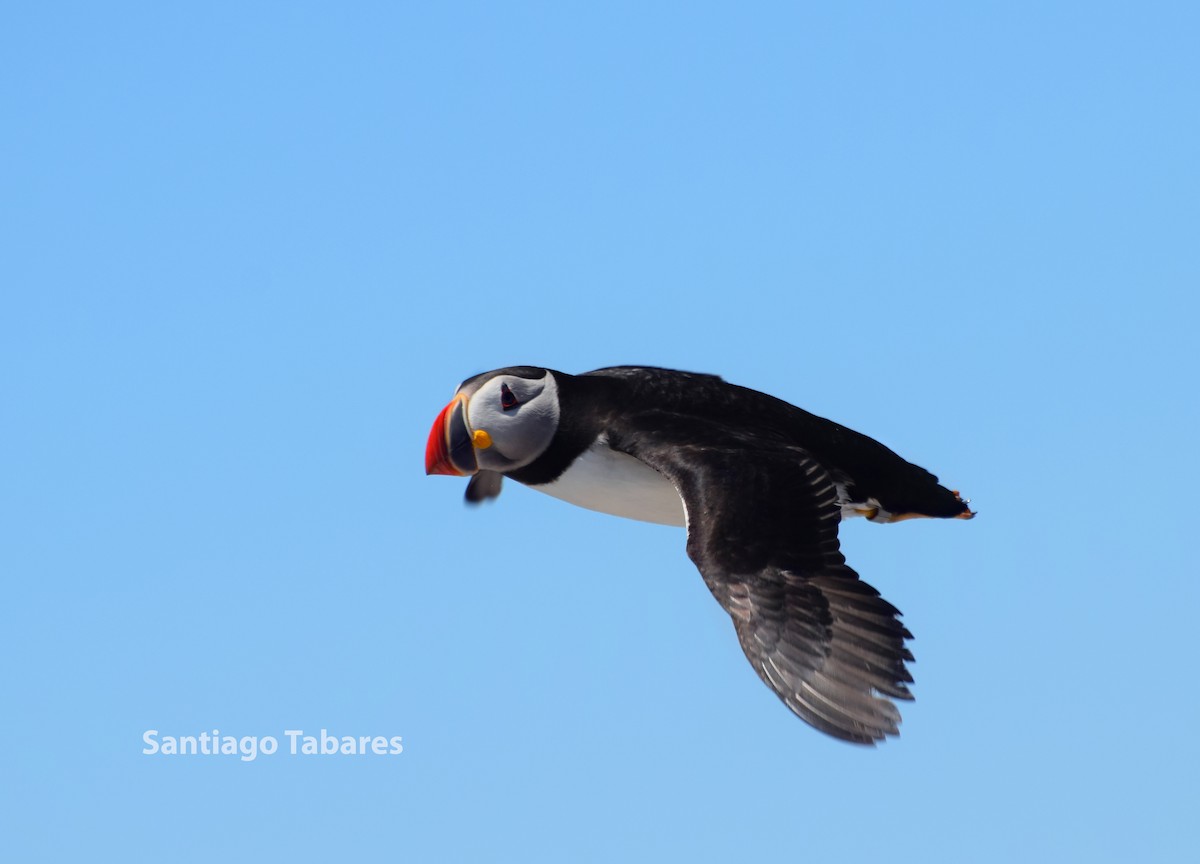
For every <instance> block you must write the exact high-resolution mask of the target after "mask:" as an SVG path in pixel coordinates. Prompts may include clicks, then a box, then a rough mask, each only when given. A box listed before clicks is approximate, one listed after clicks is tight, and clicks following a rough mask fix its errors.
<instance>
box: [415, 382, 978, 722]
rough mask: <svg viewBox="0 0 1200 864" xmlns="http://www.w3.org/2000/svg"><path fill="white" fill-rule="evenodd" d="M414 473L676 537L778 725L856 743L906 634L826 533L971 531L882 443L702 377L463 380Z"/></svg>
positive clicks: (889, 699) (905, 679) (895, 677)
mask: <svg viewBox="0 0 1200 864" xmlns="http://www.w3.org/2000/svg"><path fill="white" fill-rule="evenodd" d="M425 471H426V473H427V474H450V475H458V476H465V475H470V476H471V480H470V482H469V484H468V485H467V491H466V498H467V501H469V502H472V503H478V502H480V501H483V500H486V499H488V498H494V497H496V496H497V495H499V494H500V487H501V483H502V481H503V478H504V477H510V478H512V479H513V480H516V481H518V482H520V483H523V484H525V485H527V486H530V487H531V488H533V489H537V490H538V491H539V492H545V493H547V494H548V495H552V496H554V497H555V498H561V499H563V500H565V501H569V502H571V503H572V504H577V505H579V506H581V507H587V508H589V509H592V510H599V511H601V512H604V513H611V514H614V515H616V516H624V517H627V518H630V519H640V520H644V521H647V522H658V523H661V524H665V525H678V526H683V527H686V529H687V553H688V556H689V557H690V558H691V559H692V561H693V562H694V563H695V564H696V567H697V568H699V570H700V574H701V575H702V576H703V577H704V582H705V584H707V585H708V588H709V590H710V591H712V593H713V596H714V597H716V599H717V602H718V603H720V604H721V606H722V607H723V608H724V609H725V611H726V612H728V613H729V615H730V617H731V618H732V619H733V626H734V630H735V631H736V633H737V638H738V641H739V642H740V643H741V646H742V650H743V651H744V652H745V654H746V657H747V658H748V659H749V661H750V663H751V665H752V666H753V667H754V671H755V672H757V673H758V675H759V677H760V678H762V680H763V681H764V682H765V683H766V684H767V686H768V687H770V688H771V689H772V690H773V691H775V693H776V694H777V695H778V696H779V698H780V699H782V700H783V702H784V704H785V705H787V707H788V708H790V709H791V710H792V711H793V712H795V713H796V714H797V715H798V716H799V717H801V718H802V719H803V720H805V721H806V722H808V723H810V724H811V725H813V726H815V727H816V728H817V729H819V730H821V731H822V732H825V733H828V734H829V735H832V736H834V737H836V738H840V739H842V740H845V741H851V742H854V743H859V744H874V743H876V742H877V741H880V740H882V739H883V738H885V737H886V736H888V735H897V734H899V724H900V712H899V710H898V709H897V708H896V705H895V704H894V701H893V700H908V699H912V695H911V693H910V692H909V689H908V684H910V683H911V682H912V676H911V674H910V673H909V671H908V669H907V667H906V666H905V662H906V661H910V660H912V659H913V657H912V654H911V653H910V652H909V650H908V648H907V647H906V646H905V640H907V639H910V638H912V634H911V633H909V632H908V630H907V628H905V627H904V625H903V624H902V623H901V622H900V612H899V611H898V610H897V609H896V607H895V606H893V605H892V604H891V603H888V602H887V601H886V600H884V599H883V598H882V597H880V596H879V592H878V591H876V590H875V589H874V588H872V587H871V586H870V585H868V584H867V583H866V582H863V581H862V580H861V579H859V577H858V574H857V573H856V572H855V571H854V570H852V569H851V568H850V567H849V566H848V565H847V564H846V559H845V557H844V556H843V555H842V553H841V550H840V546H839V543H838V524H839V523H840V522H841V520H843V519H846V518H850V517H854V516H863V517H865V518H867V519H869V520H870V521H872V522H879V523H888V522H899V521H901V520H905V519H912V518H915V517H935V518H941V519H970V518H971V517H973V516H974V515H975V514H974V513H973V512H972V511H971V510H970V509H969V508H968V506H967V505H968V502H967V501H966V500H964V499H962V498H961V497H960V496H959V494H958V493H957V492H953V491H951V490H949V489H946V488H944V487H943V486H941V485H939V484H938V480H937V478H936V477H935V476H933V475H932V474H930V473H929V472H928V471H926V470H925V469H924V468H919V467H918V466H916V465H913V464H912V463H910V462H906V461H905V460H904V459H902V458H900V456H898V455H896V454H895V453H893V452H892V451H891V450H889V449H888V448H887V447H885V446H883V445H882V444H880V443H879V442H878V441H875V440H873V439H871V438H868V437H867V436H865V435H862V434H859V433H858V432H855V431H853V430H851V429H847V428H846V427H844V426H841V425H839V424H837V423H833V422H831V421H829V420H826V419H824V418H821V417H817V416H816V415H814V414H810V413H809V412H807V411H804V410H803V409H801V408H797V407H795V406H794V405H790V404H788V403H787V402H784V401H783V400H781V399H776V398H775V397H773V396H769V395H767V394H765V393H760V392H758V391H756V390H751V389H748V388H746V387H739V386H737V385H734V384H729V383H726V382H725V381H723V380H722V379H721V378H719V377H717V376H715V375H702V374H697V373H691V372H679V371H676V370H672V369H659V368H652V367H644V366H617V367H612V368H607V369H597V370H596V371H594V372H587V373H585V374H583V375H568V374H565V373H562V372H556V371H554V370H552V369H542V368H539V367H534V366H510V367H507V368H505V369H497V370H495V371H493V372H485V373H483V374H482V375H476V376H475V377H473V378H468V379H467V380H466V381H464V382H463V383H462V384H461V385H459V388H458V390H457V391H456V392H455V395H454V399H453V400H452V401H451V402H450V404H449V405H447V406H446V407H445V408H444V409H442V411H441V413H440V414H438V416H437V419H436V420H435V421H434V424H433V429H432V430H431V431H430V434H429V442H428V445H427V446H426V450H425Z"/></svg>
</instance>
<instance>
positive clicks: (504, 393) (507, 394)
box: [500, 384, 521, 411]
mask: <svg viewBox="0 0 1200 864" xmlns="http://www.w3.org/2000/svg"><path fill="white" fill-rule="evenodd" d="M520 404H521V403H520V402H518V401H517V397H516V396H515V395H514V394H513V392H512V391H511V390H509V389H508V385H507V384H501V385H500V407H501V408H503V409H504V410H505V411H511V410H512V409H513V408H516V407H517V406H518V405H520Z"/></svg>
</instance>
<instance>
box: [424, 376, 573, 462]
mask: <svg viewBox="0 0 1200 864" xmlns="http://www.w3.org/2000/svg"><path fill="white" fill-rule="evenodd" d="M556 429H558V386H557V384H556V383H555V381H554V373H552V372H551V371H550V370H548V369H539V368H537V367H534V366H512V367H509V368H507V369H497V370H496V371H494V372H485V373H483V374H482V375H476V376H475V377H474V378H468V379H467V380H466V381H464V382H463V383H462V384H460V385H458V390H456V391H455V393H454V399H452V400H451V402H450V404H449V405H447V406H446V407H445V408H443V409H442V413H440V414H438V416H437V419H436V420H434V421H433V429H431V430H430V432H429V443H428V444H427V445H426V446H425V473H426V474H454V475H464V474H474V473H476V472H477V471H495V472H498V473H501V474H503V473H505V472H507V471H513V470H515V469H517V468H521V467H523V466H525V465H528V464H529V463H530V462H532V461H533V460H534V459H536V458H537V457H538V456H540V455H542V453H543V452H545V450H546V448H547V447H549V446H550V440H551V439H552V438H553V437H554V432H555V430H556Z"/></svg>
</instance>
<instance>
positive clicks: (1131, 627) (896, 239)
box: [0, 2, 1200, 862]
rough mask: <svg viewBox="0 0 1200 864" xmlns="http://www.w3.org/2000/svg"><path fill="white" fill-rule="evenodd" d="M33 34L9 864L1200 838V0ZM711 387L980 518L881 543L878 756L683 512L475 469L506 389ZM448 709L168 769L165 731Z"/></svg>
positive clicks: (17, 302)
mask: <svg viewBox="0 0 1200 864" xmlns="http://www.w3.org/2000/svg"><path fill="white" fill-rule="evenodd" d="M3 19H4V23H3V27H0V31H2V33H3V35H2V36H0V42H2V45H3V50H0V67H2V73H3V74H0V108H2V112H0V117H2V118H3V119H0V124H3V126H4V134H3V135H2V136H0V283H2V284H3V286H4V290H3V306H2V310H0V368H2V370H3V374H2V376H0V388H2V391H0V396H2V398H0V412H2V414H0V437H2V439H3V442H4V446H3V449H2V455H0V459H2V460H3V463H2V468H3V483H2V490H0V524H2V525H3V526H4V527H3V531H2V534H3V537H4V540H3V542H2V543H0V570H2V571H3V573H4V574H5V586H6V591H5V593H6V602H5V603H4V604H3V608H2V611H0V616H2V623H3V627H2V633H3V637H2V638H3V640H4V646H3V647H4V650H3V652H0V664H2V669H3V680H4V681H5V690H6V693H7V699H6V704H8V706H9V708H8V709H7V711H6V712H5V715H6V722H5V724H4V737H5V746H4V747H3V748H2V749H0V770H2V772H3V776H4V777H5V781H6V782H5V783H4V785H3V791H2V792H0V795H3V798H4V800H3V801H0V805H2V806H0V812H3V813H4V817H3V818H4V820H5V822H7V823H8V824H6V825H5V826H4V830H3V831H2V832H0V838H2V839H0V850H3V853H4V854H3V857H5V858H6V859H7V860H76V859H83V858H88V859H91V858H96V857H112V858H116V857H118V856H119V857H120V858H121V859H122V860H129V861H140V860H145V861H161V860H174V861H211V860H215V859H222V860H230V861H243V860H245V861H254V860H263V859H273V858H287V859H291V860H328V859H330V858H333V857H338V858H345V859H348V860H446V861H454V860H464V861H465V860H494V861H592V860H594V861H606V860H622V861H642V860H647V861H650V860H653V861H657V860H694V861H709V860H712V861H716V860H722V861H728V860H763V859H765V860H772V859H778V860H785V859H791V858H799V857H804V858H806V859H812V860H828V859H833V860H867V859H870V860H879V859H880V858H881V857H883V856H886V857H887V860H890V861H896V862H903V861H936V860H947V861H949V860H956V861H957V860H972V861H982V862H986V861H1011V860H1013V859H1014V858H1017V857H1018V856H1019V857H1020V858H1021V859H1023V860H1044V861H1050V860H1054V861H1061V860H1089V861H1128V860H1133V859H1135V858H1136V859H1137V860H1157V861H1171V860H1183V859H1185V858H1190V857H1191V856H1192V855H1194V851H1195V848H1196V845H1197V842H1198V840H1200V836H1198V830H1197V828H1196V826H1195V809H1196V807H1195V805H1196V801H1197V799H1196V791H1195V785H1194V771H1195V767H1196V765H1197V764H1200V744H1198V743H1197V735H1196V726H1197V721H1200V697H1198V696H1197V694H1196V692H1195V688H1193V687H1191V686H1190V685H1188V684H1187V680H1189V679H1188V675H1189V674H1190V672H1191V670H1192V667H1193V666H1194V662H1195V660H1196V656H1197V654H1196V648H1195V643H1194V637H1193V633H1194V632H1195V623H1194V621H1195V614H1196V613H1195V610H1196V609H1197V606H1198V603H1200V588H1198V587H1197V582H1196V579H1195V576H1196V567H1195V555H1196V546H1195V543H1194V542H1193V539H1192V538H1193V536H1194V534H1195V529H1194V521H1195V518H1196V516H1195V513H1194V512H1193V511H1194V509H1195V508H1194V505H1193V500H1192V495H1193V494H1194V492H1195V490H1196V488H1197V481H1198V480H1200V476H1198V475H1200V472H1198V471H1197V457H1196V450H1195V438H1196V427H1197V421H1198V420H1200V417H1198V411H1197V400H1196V380H1197V371H1198V370H1197V363H1196V360H1195V340H1196V335H1195V333H1196V321H1197V319H1198V316H1200V306H1198V303H1197V299H1196V288H1197V286H1198V285H1200V261H1198V259H1197V252H1196V248H1197V247H1196V240H1197V237H1200V167H1198V166H1200V162H1198V160H1197V158H1196V154H1197V153H1200V118H1198V116H1197V110H1196V100H1195V94H1196V93H1197V92H1200V61H1197V57H1196V51H1195V44H1196V35H1197V26H1198V25H1200V15H1198V14H1197V12H1196V8H1195V6H1194V4H1185V3H1147V4H1139V5H1138V6H1137V7H1136V8H1133V7H1124V6H1122V5H1121V4H1105V3H1101V4H1096V3H1087V4H1084V3H1060V4H1024V3H976V4H925V3H918V4H903V8H896V4H857V3H847V4H837V7H836V8H826V6H825V5H822V6H817V5H801V4H780V5H771V4H760V5H758V6H756V7H755V8H753V9H748V8H742V7H738V8H735V7H734V6H733V5H729V6H720V5H714V4H681V3H676V4H603V5H593V6H589V7H583V6H581V5H576V4H470V3H468V4H455V6H454V7H453V8H449V7H447V6H444V5H442V6H438V7H437V8H435V7H434V6H433V5H432V4H421V5H417V4H340V5H336V6H335V5H334V4H329V5H327V6H326V5H320V4H312V3H297V4H255V5H249V4H240V3H239V4H231V3H204V4H122V3H113V4H99V5H98V4H60V3H52V2H51V3H39V4H24V5H23V6H21V7H16V6H14V7H12V8H9V9H7V10H6V12H5V13H4V15H3ZM514 363H529V364H538V365H545V366H550V367H553V368H558V369H562V370H564V371H568V372H580V371H584V370H587V369H591V368H595V367H598V366H603V365H611V364H618V363H645V364H658V365H665V366H672V367H678V368H685V369H694V370H698V371H707V372H715V373H719V374H721V375H723V376H724V377H725V378H726V379H728V380H730V381H734V382H737V383H740V384H745V385H747V386H751V387H755V388H757V389H760V390H764V391H767V392H770V393H773V394H775V395H777V396H780V397H782V398H785V399H787V400H789V401H792V402H794V403H796V404H799V405H801V406H803V407H805V408H807V409H809V410H811V411H814V412H816V413H818V414H822V415H824V416H828V417H831V418H834V419H836V420H838V421H840V422H842V423H845V424H847V425H849V426H851V427H853V428H856V429H859V430H860V431H863V432H865V433H867V434H870V435H872V436H874V437H876V438H879V439H880V440H882V441H884V442H885V443H887V444H888V445H889V446H891V447H893V448H894V449H896V450H898V451H899V452H901V453H902V454H903V455H905V456H906V457H907V458H909V459H911V460H912V461H914V462H917V463H918V464H921V465H924V466H926V467H928V468H930V469H931V470H933V471H934V472H935V473H937V474H938V475H939V476H940V477H941V478H942V479H943V480H944V481H945V482H946V483H947V484H948V485H950V486H952V487H953V488H958V489H962V490H963V492H964V494H966V495H968V496H969V497H971V498H972V500H973V502H974V505H975V506H976V507H977V509H978V510H979V512H980V514H981V515H980V517H979V518H978V519H976V520H974V521H973V522H970V523H958V522H936V523H935V522H933V521H932V520H931V521H929V522H922V523H903V524H900V525H896V526H884V527H879V526H874V525H868V524H865V523H862V522H857V523H854V524H850V525H847V526H845V528H844V530H843V545H844V549H845V551H846V553H847V555H848V557H849V559H850V562H851V563H852V564H853V565H854V566H855V567H856V568H857V569H858V570H859V571H860V572H861V573H862V575H863V577H864V578H865V579H867V580H868V581H870V582H871V583H872V584H874V585H875V586H876V587H878V588H879V589H881V590H882V591H883V592H884V593H885V595H886V596H887V597H888V598H889V599H890V600H892V601H893V602H894V603H896V604H897V605H898V606H899V607H900V608H901V609H902V610H904V612H905V620H906V622H907V623H908V625H909V626H910V628H911V629H912V630H913V631H914V633H915V634H916V640H915V642H914V643H913V650H914V652H915V653H916V656H917V662H916V664H915V665H914V666H913V671H914V673H915V676H916V679H917V683H916V687H915V693H916V696H917V701H916V702H914V703H912V704H911V705H909V706H907V707H906V711H905V724H904V727H903V735H902V737H901V738H899V739H898V740H894V741H891V742H889V743H887V744H886V745H885V746H883V747H881V748H879V749H876V750H860V749H856V748H852V747H850V746H847V745H844V744H840V743H838V742H835V741H832V740H829V739H826V738H825V737H823V736H821V735H819V734H818V733H816V732H814V731H813V730H811V729H809V728H808V727H807V726H805V725H804V724H803V723H801V722H800V721H799V720H797V719H796V718H794V717H793V716H791V715H790V714H789V712H787V711H786V709H784V707H783V706H782V705H781V704H779V702H778V701H777V700H776V699H775V697H774V696H773V695H772V694H771V693H770V692H769V691H767V689H766V688H765V687H763V686H762V684H761V683H760V682H759V681H758V679H757V677H756V676H755V675H754V674H753V672H752V670H751V669H750V667H749V665H748V664H747V663H746V661H745V659H744V658H743V656H742V655H741V652H740V650H739V649H738V646H737V643H736V640H735V638H734V634H733V632H732V628H731V627H730V626H729V622H728V618H727V616H725V614H724V613H723V612H722V611H721V610H720V608H719V607H718V606H717V605H716V604H715V603H714V602H713V600H712V598H711V597H710V596H709V594H708V592H707V591H706V589H705V587H704V585H703V582H702V581H701V579H700V577H699V575H698V574H697V572H696V571H695V569H694V568H693V566H692V564H691V563H690V561H688V559H687V557H686V556H685V554H684V550H683V535H682V532H679V531H678V530H672V529H669V528H663V527H659V526H653V525H644V524H638V523H633V522H627V521H622V520H618V519H614V518H611V517H607V516H603V515H599V514H595V513H591V512H587V511H583V510H579V509H575V508H572V507H570V506H568V505H565V504H563V503H561V502H558V501H555V500H553V499H550V498H548V497H545V496H540V495H537V494H536V493H533V492H530V491H528V490H525V489H522V488H518V487H517V486H515V485H511V486H509V487H507V488H506V489H505V491H504V494H503V495H502V497H501V498H500V500H499V501H498V502H497V503H496V504H494V505H492V506H488V507H485V508H482V509H480V510H468V509H467V508H466V507H464V505H463V504H462V503H461V494H462V488H463V484H462V483H461V482H455V481H451V480H448V479H446V478H426V477H425V476H424V473H423V470H422V454H423V448H424V441H425V437H426V435H427V432H428V429H429V426H430V424H431V422H432V420H433V418H434V416H435V415H436V413H437V411H438V410H439V409H440V408H441V407H442V406H443V405H444V404H445V402H446V401H447V400H448V399H449V397H450V395H451V393H452V391H453V388H454V386H455V385H456V384H457V383H458V381H460V380H461V379H463V378H465V377H467V376H468V375H471V374H474V373H477V372H480V371H483V370H486V369H490V368H495V367H498V366H503V365H509V364H514ZM214 728H216V729H219V730H220V731H221V732H222V733H223V734H233V735H238V736H243V735H256V736H267V735H273V736H276V737H279V738H280V739H281V740H285V739H283V737H282V736H283V730H285V729H295V728H300V729H304V730H305V731H306V732H318V731H319V730H320V729H321V728H327V729H329V730H330V731H331V732H333V733H335V734H339V735H340V734H345V735H389V736H390V735H400V736H403V739H404V748H405V749H404V753H403V754H401V755H399V756H396V757H387V758H379V757H376V758H357V759H356V758H346V757H336V758H333V757H331V758H320V757H316V758H301V757H286V756H282V755H276V756H274V757H270V758H268V757H260V758H259V759H258V760H256V761H255V762H253V763H242V762H241V761H239V760H237V759H235V758H230V757H213V758H200V757H187V758H180V757H176V758H172V759H169V758H165V757H150V756H145V755H143V754H142V753H141V749H142V733H143V731H144V730H147V729H158V730H160V731H161V732H162V733H163V734H175V735H187V734H192V735H194V734H198V733H200V732H202V731H205V730H211V729H214Z"/></svg>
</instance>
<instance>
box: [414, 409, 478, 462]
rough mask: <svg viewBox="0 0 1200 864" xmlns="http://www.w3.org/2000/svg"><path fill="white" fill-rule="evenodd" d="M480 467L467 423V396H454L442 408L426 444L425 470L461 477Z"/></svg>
mask: <svg viewBox="0 0 1200 864" xmlns="http://www.w3.org/2000/svg"><path fill="white" fill-rule="evenodd" d="M478 470H479V463H478V462H477V461H476V459H475V445H474V443H473V442H472V440H471V430H470V427H468V426H467V399H466V397H465V396H455V397H454V399H453V400H452V401H451V402H450V404H449V405H447V406H446V407H445V408H443V409H442V410H441V413H439V414H438V416H437V419H436V420H434V421H433V428H432V429H430V430H429V441H428V442H427V443H426V444H425V473H426V474H449V475H451V476H454V477H462V476H465V475H467V474H474V473H476V472H477V471H478Z"/></svg>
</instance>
